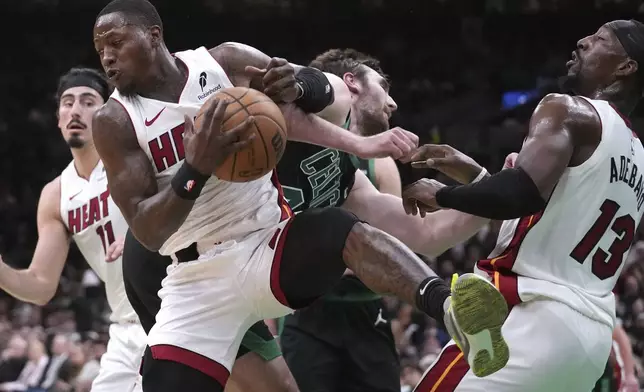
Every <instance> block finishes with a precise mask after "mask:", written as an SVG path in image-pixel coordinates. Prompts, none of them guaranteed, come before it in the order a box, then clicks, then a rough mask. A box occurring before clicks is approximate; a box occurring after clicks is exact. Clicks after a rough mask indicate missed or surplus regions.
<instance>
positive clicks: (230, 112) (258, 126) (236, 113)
mask: <svg viewBox="0 0 644 392" xmlns="http://www.w3.org/2000/svg"><path fill="white" fill-rule="evenodd" d="M241 89H244V91H240V90H241ZM235 90H237V91H235ZM251 90H252V89H249V88H245V87H241V88H234V90H232V91H230V92H229V91H220V92H219V93H220V94H221V95H222V96H223V97H222V99H226V100H227V101H228V102H229V103H230V104H233V103H235V104H238V105H239V108H232V107H231V108H227V110H226V113H225V117H224V119H223V121H222V127H223V128H225V127H226V126H225V125H226V123H227V122H228V121H231V119H233V117H237V119H234V121H235V122H236V123H237V124H239V123H240V121H239V120H240V119H239V117H240V116H241V115H240V112H242V110H243V111H244V112H245V114H246V116H253V117H256V118H257V120H258V121H256V122H255V123H254V124H253V126H254V127H255V132H257V133H259V136H260V139H258V140H257V141H253V143H252V145H251V146H249V149H251V150H253V151H255V152H258V151H259V150H255V149H257V148H259V143H261V144H262V147H263V149H264V155H265V162H266V163H265V164H266V166H265V168H264V169H260V168H255V167H254V166H253V165H252V164H251V165H250V166H249V167H248V168H246V167H244V169H241V170H242V171H244V172H245V171H246V170H247V169H250V168H253V169H254V170H259V171H263V170H266V169H267V168H269V167H271V165H270V163H271V161H275V164H277V162H278V161H279V159H280V158H281V156H282V155H283V154H280V155H276V154H275V153H279V152H280V151H277V150H276V149H275V148H272V145H271V147H270V148H269V146H268V144H267V143H268V142H269V140H270V142H271V143H272V138H274V136H275V135H274V134H271V135H269V134H270V133H272V132H279V133H280V134H281V136H282V137H285V135H286V129H285V126H283V125H285V124H284V120H283V119H282V118H280V116H279V115H280V114H281V112H276V110H279V109H278V108H275V107H274V102H273V101H272V100H271V99H270V98H268V97H266V96H261V97H259V99H258V97H257V96H256V95H253V94H249V92H250V91H251ZM253 92H254V90H253ZM238 94H239V97H236V95H238ZM246 96H249V98H250V99H248V100H249V101H250V100H251V99H255V100H254V101H252V102H249V103H245V102H243V99H244V97H246ZM228 97H230V100H229V99H228ZM269 102H270V103H271V104H273V105H270V106H273V108H270V109H268V108H267V110H266V111H264V110H263V108H261V107H260V108H258V110H257V112H258V113H257V114H253V113H252V111H253V110H252V109H251V106H253V105H255V104H261V103H267V104H268V103H269ZM275 116H278V117H275ZM262 117H263V118H266V119H268V120H270V124H269V123H264V122H263V121H266V120H264V119H263V118H262ZM260 118H261V119H260ZM242 121H243V120H242ZM264 127H268V129H270V128H271V127H273V130H272V132H269V134H267V135H264V134H263V132H262V130H263V129H264ZM269 151H272V152H274V153H273V155H269ZM246 152H248V151H246V149H244V151H239V152H236V153H234V154H232V155H233V156H232V157H229V158H232V162H231V161H228V162H229V163H228V164H227V165H224V167H222V168H221V169H224V170H226V171H228V175H229V178H230V181H233V182H236V181H249V179H248V178H246V177H240V176H239V173H237V172H236V169H237V160H238V158H239V159H242V157H238V155H237V154H239V153H246ZM281 152H282V153H283V152H284V151H283V149H282V151H281ZM249 153H252V151H251V152H249ZM274 158H275V159H274ZM243 159H244V160H247V158H246V157H245V156H244V157H243ZM255 162H257V161H255ZM228 165H230V166H231V167H230V169H229V168H227V167H225V166H228Z"/></svg>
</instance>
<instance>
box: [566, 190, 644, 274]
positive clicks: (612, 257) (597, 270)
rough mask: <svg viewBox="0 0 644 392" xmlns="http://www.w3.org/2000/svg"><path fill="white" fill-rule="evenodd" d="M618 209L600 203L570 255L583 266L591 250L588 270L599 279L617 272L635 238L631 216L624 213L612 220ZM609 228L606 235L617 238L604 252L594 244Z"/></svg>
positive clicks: (616, 206)
mask: <svg viewBox="0 0 644 392" xmlns="http://www.w3.org/2000/svg"><path fill="white" fill-rule="evenodd" d="M619 207H620V205H619V204H618V203H617V202H616V201H614V200H610V199H606V200H604V203H603V204H602V205H601V207H600V208H599V210H600V211H601V214H600V215H599V218H597V220H596V221H595V223H593V225H592V226H591V227H590V230H588V232H587V233H586V235H585V236H584V237H583V238H582V239H581V241H579V243H578V244H577V246H576V247H575V249H573V251H572V253H570V257H572V258H573V259H575V260H576V261H577V262H578V263H579V264H583V263H584V262H585V261H586V259H587V258H588V256H589V255H590V254H591V252H593V250H594V251H595V252H594V253H593V255H592V261H591V262H592V264H591V269H592V272H593V274H594V275H595V276H597V277H598V278H599V279H601V280H604V279H608V278H610V277H612V276H613V275H615V273H617V270H619V267H620V266H621V265H622V263H623V261H624V255H625V254H626V252H628V250H629V249H630V247H631V244H632V243H633V239H634V238H635V220H634V219H633V217H632V216H630V215H628V214H626V215H622V216H619V217H617V219H615V216H616V215H617V213H618V212H619ZM609 228H610V229H611V231H612V233H611V234H610V235H613V234H615V235H616V236H617V238H615V239H614V240H613V242H612V243H611V245H610V247H609V248H608V250H607V251H605V250H603V249H602V248H600V247H599V246H597V245H598V243H599V241H600V240H601V239H602V238H603V237H604V236H605V235H606V233H607V231H608V229H609Z"/></svg>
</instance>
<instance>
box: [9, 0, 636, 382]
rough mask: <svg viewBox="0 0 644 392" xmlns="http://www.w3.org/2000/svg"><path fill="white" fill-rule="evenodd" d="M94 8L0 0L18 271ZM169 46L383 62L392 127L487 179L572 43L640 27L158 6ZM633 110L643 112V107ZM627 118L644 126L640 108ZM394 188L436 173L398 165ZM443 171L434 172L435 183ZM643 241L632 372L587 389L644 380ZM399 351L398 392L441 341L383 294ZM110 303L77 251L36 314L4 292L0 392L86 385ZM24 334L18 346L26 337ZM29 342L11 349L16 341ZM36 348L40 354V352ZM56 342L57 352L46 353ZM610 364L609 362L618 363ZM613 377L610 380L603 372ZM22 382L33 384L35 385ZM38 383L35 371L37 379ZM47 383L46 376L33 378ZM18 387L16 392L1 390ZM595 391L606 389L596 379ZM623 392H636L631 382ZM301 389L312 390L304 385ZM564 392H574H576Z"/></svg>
mask: <svg viewBox="0 0 644 392" xmlns="http://www.w3.org/2000/svg"><path fill="white" fill-rule="evenodd" d="M106 3H107V2H106V1H104V0H5V1H3V2H2V11H1V14H2V15H1V16H0V20H2V23H0V32H1V36H2V37H3V39H2V43H1V44H0V45H1V47H2V54H1V55H0V71H1V72H0V91H1V92H2V99H1V100H0V102H1V103H2V104H1V105H0V159H1V160H2V162H1V165H0V254H1V255H2V259H3V260H4V263H7V264H9V265H11V266H14V267H18V268H27V267H28V266H29V264H30V262H31V257H32V254H33V251H34V247H35V244H36V241H37V238H38V233H37V226H36V209H37V205H38V199H39V196H40V191H41V189H42V187H43V186H44V185H45V184H46V183H47V182H49V181H51V180H52V179H54V178H55V177H56V176H57V175H59V174H60V172H61V171H62V170H63V169H64V168H65V167H66V165H67V164H68V163H69V161H70V159H71V155H70V153H69V148H68V146H67V145H66V144H65V142H64V140H63V139H62V138H61V135H60V130H59V129H58V127H57V119H56V115H55V111H56V100H55V91H56V83H57V78H58V77H59V76H60V75H61V74H63V73H64V72H66V71H67V70H68V69H69V68H70V67H73V66H87V67H93V68H97V69H100V68H101V67H100V63H99V59H98V56H97V54H96V53H95V51H94V47H93V42H92V26H93V23H94V21H95V18H96V15H97V13H98V12H99V11H100V10H101V8H102V7H103V6H104V5H105V4H106ZM152 3H154V4H155V6H157V8H158V10H159V13H160V15H161V17H162V19H163V22H164V36H165V39H166V42H167V45H168V47H169V49H170V50H171V51H175V50H183V49H190V48H196V47H199V46H206V47H213V46H215V45H217V44H219V43H221V42H225V41H237V42H243V43H246V44H249V45H252V46H254V47H256V48H258V49H260V50H262V51H264V52H265V53H268V54H270V55H272V56H280V57H284V58H286V59H288V60H289V61H291V62H294V63H298V64H307V63H308V62H309V61H310V60H311V59H312V58H314V57H315V56H316V55H317V54H318V53H321V52H323V51H325V50H327V49H330V48H355V49H358V50H360V51H362V52H366V53H369V54H371V55H373V56H375V57H377V58H378V59H379V60H380V61H381V64H382V67H383V69H384V70H385V72H386V73H387V74H388V75H389V77H390V80H391V96H392V97H393V98H394V99H395V100H396V102H397V104H398V107H399V109H398V111H397V112H396V113H395V114H394V115H393V117H392V126H401V127H403V128H405V129H407V130H409V131H412V132H414V133H416V134H417V135H418V136H419V137H420V140H421V143H446V144H450V145H452V146H454V147H456V148H458V149H460V150H461V151H463V152H465V153H467V154H469V155H470V156H472V157H473V158H475V159H476V160H477V161H478V162H479V163H481V164H482V165H484V166H485V167H486V168H487V169H488V170H489V171H490V172H496V171H498V170H499V169H500V168H501V166H502V165H503V160H504V158H505V156H506V155H507V154H508V153H510V152H513V151H518V150H519V149H520V148H521V143H522V141H523V138H524V137H525V135H526V131H527V120H528V119H529V117H530V115H531V113H532V111H533V109H534V108H535V106H536V104H537V103H538V102H539V100H540V99H541V98H542V97H543V96H544V95H545V94H547V93H549V92H557V91H558V89H559V87H558V85H559V84H558V80H559V77H560V76H561V75H564V74H565V73H566V68H565V63H566V62H567V61H568V60H569V59H570V56H571V52H572V51H573V50H574V49H575V45H576V42H577V40H578V39H580V38H582V37H584V36H586V35H590V34H593V33H594V32H595V31H596V29H597V27H599V26H600V25H602V24H603V23H605V22H607V21H610V20H613V19H631V18H632V19H638V20H644V3H643V2H640V1H631V0H577V1H572V0H463V1H461V0H422V1H421V0H395V1H393V0H390V1H387V0H325V1H311V0H309V1H307V0H152ZM640 106H641V105H640ZM642 109H643V108H642V107H638V109H637V110H636V112H635V113H634V115H633V116H632V118H631V122H632V126H633V129H634V131H635V132H638V133H639V132H644V110H642ZM399 170H400V172H401V179H402V183H403V186H405V185H407V184H410V183H411V182H413V181H414V180H416V179H418V178H420V177H423V176H426V177H436V176H437V175H436V173H435V172H423V171H417V170H413V171H412V169H411V168H409V167H407V166H405V165H399ZM439 178H443V177H440V176H439ZM499 223H500V222H493V223H491V224H490V225H488V226H486V227H485V228H484V229H483V230H481V232H480V233H479V234H477V235H476V236H475V237H473V238H472V239H470V240H469V241H467V242H465V243H462V244H460V245H459V246H457V247H455V248H452V249H450V250H448V251H447V252H445V253H444V254H442V255H440V256H439V257H437V258H436V259H427V260H426V261H427V263H429V264H430V265H431V267H432V268H433V269H434V270H435V271H437V272H438V273H439V274H440V275H441V276H442V277H444V278H446V279H449V278H450V277H451V275H452V273H454V272H458V273H463V272H468V271H471V270H472V268H473V263H474V261H475V260H479V259H481V258H484V257H486V256H487V254H488V253H489V252H490V251H491V249H492V248H493V246H494V242H495V239H496V234H497V230H498V227H499ZM643 290H644V241H642V235H641V231H640V234H639V236H638V238H637V241H636V242H635V244H634V245H633V247H632V250H631V253H630V256H629V260H628V265H627V267H625V269H624V272H623V275H622V277H621V278H620V281H619V283H618V285H617V288H616V290H615V293H616V295H617V297H618V306H617V315H618V318H619V320H620V321H621V325H622V326H623V328H624V330H625V331H626V333H627V334H628V337H629V338H630V343H631V347H632V356H633V365H632V366H631V368H630V369H621V370H615V371H613V369H619V367H613V366H612V365H613V360H612V359H611V362H610V363H609V367H608V368H607V375H606V377H605V379H602V381H600V383H599V384H598V386H597V389H596V390H597V391H607V392H608V391H618V388H619V385H620V384H619V383H620V381H619V380H623V379H624V378H625V376H628V377H630V378H631V379H632V378H633V377H635V378H639V379H642V377H641V375H642V362H641V358H642V355H643V354H644V298H643V297H642V294H643V292H644V291H643ZM385 302H386V305H387V308H386V309H385V312H386V314H387V315H388V316H389V320H390V324H391V328H392V331H393V334H394V338H395V343H396V349H397V351H398V354H399V356H400V363H401V367H400V368H401V371H400V382H401V391H411V390H412V389H413V386H414V385H415V384H416V383H417V382H418V380H419V378H420V375H421V374H422V373H423V372H424V370H425V369H426V368H427V367H428V366H429V365H430V364H431V363H432V361H433V359H435V358H436V356H437V354H438V353H439V352H440V350H441V347H442V346H443V345H444V344H445V343H446V342H447V340H448V339H449V337H448V335H447V334H446V333H445V332H444V331H441V330H439V329H438V328H437V326H436V324H435V323H434V322H433V321H432V320H430V319H429V318H427V317H425V316H424V315H422V314H421V313H419V312H417V311H416V310H414V309H413V308H412V307H411V306H410V305H408V304H404V303H400V302H398V301H396V300H394V299H389V298H387V299H386V301H385ZM109 314H110V310H109V307H108V306H107V303H106V299H105V292H104V290H103V285H102V283H101V282H100V280H99V279H98V278H97V276H96V275H95V274H94V273H93V272H92V271H91V270H90V269H88V267H87V264H86V263H85V261H84V260H83V258H82V256H81V255H80V253H79V252H78V251H77V250H76V249H75V248H74V247H72V251H71V252H70V254H69V257H68V260H67V264H66V267H65V269H64V271H63V275H62V278H61V281H60V284H59V287H58V290H57V293H56V295H55V296H54V298H53V299H52V300H51V301H50V302H49V303H47V304H46V305H44V306H36V305H33V304H29V303H25V302H21V301H19V300H16V299H14V298H12V297H11V296H9V295H8V294H6V293H4V292H1V293H0V352H2V354H1V356H0V391H14V390H16V391H17V390H28V391H39V392H40V391H45V390H46V391H61V392H62V391H65V392H70V391H76V392H80V391H89V385H90V382H91V380H92V379H93V377H95V376H96V374H97V371H98V370H97V369H98V361H99V360H100V357H101V355H102V353H103V352H104V351H105V347H106V343H107V328H108V326H109ZM21 339H22V340H21ZM16 341H22V342H25V343H26V344H25V345H22V346H21V345H18V346H19V347H18V348H15V347H13V346H12V342H13V343H14V344H15V342H16ZM38 341H40V342H42V343H43V344H44V348H45V349H44V350H40V351H38V350H37V349H33V350H32V348H33V347H35V346H38ZM54 342H58V343H61V342H62V343H61V347H62V348H60V347H58V351H56V352H54V351H55V350H54V351H52V350H53V346H55V344H54ZM38 353H40V354H41V355H42V356H49V357H51V358H54V357H56V356H57V355H58V356H60V355H64V356H65V359H64V361H62V362H61V363H62V365H60V366H59V368H58V370H56V371H57V372H58V373H57V375H56V382H54V383H53V384H51V385H42V383H40V381H38V382H31V381H25V380H26V379H27V378H25V377H21V374H22V375H23V376H24V374H23V373H22V370H21V369H24V368H23V367H22V366H25V364H28V363H30V362H33V361H37V360H38V359H39V358H40V356H39V354H38ZM615 362H619V361H615ZM613 375H617V376H619V377H617V380H613V379H612V378H613V377H612V376H613ZM32 379H38V378H37V377H36V378H31V379H30V380H32ZM43 379H44V378H43ZM39 380H41V381H42V379H39ZM13 381H17V382H19V383H22V386H24V387H25V389H11V388H12V386H11V385H9V386H7V385H6V384H3V383H8V382H13ZM602 382H603V383H602ZM629 388H630V389H619V391H633V390H639V389H638V388H637V387H633V386H632V384H631V386H630V387H629ZM303 392H306V391H303ZM571 392H572V391H571Z"/></svg>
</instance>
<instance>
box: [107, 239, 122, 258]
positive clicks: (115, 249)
mask: <svg viewBox="0 0 644 392" xmlns="http://www.w3.org/2000/svg"><path fill="white" fill-rule="evenodd" d="M124 244H125V237H120V238H117V239H116V240H115V241H114V242H112V244H111V245H110V246H109V248H107V252H105V261H107V262H108V263H111V262H112V261H114V260H116V259H118V258H119V257H121V255H122V254H123V245H124Z"/></svg>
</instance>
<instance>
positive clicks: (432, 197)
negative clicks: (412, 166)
mask: <svg viewBox="0 0 644 392" xmlns="http://www.w3.org/2000/svg"><path fill="white" fill-rule="evenodd" d="M444 186H445V184H442V183H440V182H438V181H436V180H429V179H427V178H422V179H420V180H418V181H416V182H414V183H413V184H411V185H409V186H408V187H406V188H405V189H403V192H402V199H403V207H404V208H405V212H406V213H407V214H409V215H418V214H420V216H421V217H423V218H424V217H425V214H427V213H428V212H434V211H436V210H439V209H440V208H441V207H440V206H439V205H438V203H436V192H438V191H439V190H440V189H441V188H443V187H444Z"/></svg>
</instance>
